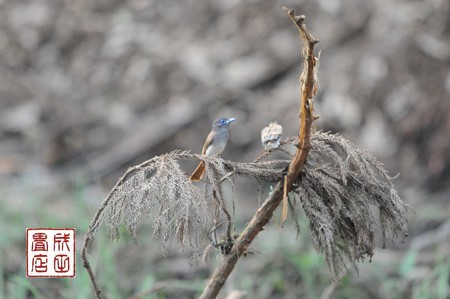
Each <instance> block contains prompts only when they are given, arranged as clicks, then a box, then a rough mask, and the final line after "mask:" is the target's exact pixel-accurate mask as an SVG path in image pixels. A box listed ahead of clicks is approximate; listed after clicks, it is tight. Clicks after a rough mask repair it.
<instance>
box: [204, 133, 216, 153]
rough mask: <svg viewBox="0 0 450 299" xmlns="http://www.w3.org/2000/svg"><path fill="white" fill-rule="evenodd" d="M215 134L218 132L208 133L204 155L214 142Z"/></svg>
mask: <svg viewBox="0 0 450 299" xmlns="http://www.w3.org/2000/svg"><path fill="white" fill-rule="evenodd" d="M215 136H216V134H215V133H214V132H210V133H209V134H208V137H206V140H205V144H204V145H203V149H202V155H204V154H205V153H206V150H207V149H208V147H209V145H210V144H211V143H212V142H213V140H214V137H215Z"/></svg>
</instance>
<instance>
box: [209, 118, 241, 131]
mask: <svg viewBox="0 0 450 299" xmlns="http://www.w3.org/2000/svg"><path fill="white" fill-rule="evenodd" d="M235 120H236V119H235V118H226V117H224V118H219V119H216V120H215V121H214V122H213V128H228V126H229V125H230V124H231V123H232V122H234V121H235Z"/></svg>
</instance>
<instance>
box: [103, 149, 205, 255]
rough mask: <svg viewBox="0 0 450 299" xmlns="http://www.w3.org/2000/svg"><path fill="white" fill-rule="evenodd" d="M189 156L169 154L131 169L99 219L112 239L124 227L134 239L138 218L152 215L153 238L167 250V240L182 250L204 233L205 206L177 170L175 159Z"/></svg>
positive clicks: (185, 153) (185, 154)
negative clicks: (173, 240)
mask: <svg viewBox="0 0 450 299" xmlns="http://www.w3.org/2000/svg"><path fill="white" fill-rule="evenodd" d="M188 156H191V157H192V155H190V154H188V153H187V152H177V151H176V152H172V153H169V154H166V155H162V156H159V157H155V158H153V159H152V160H149V162H146V164H145V165H142V166H140V167H135V168H134V171H133V172H132V174H130V175H129V176H128V178H127V179H126V180H124V181H123V183H122V184H119V185H118V186H117V187H116V188H115V189H114V190H113V191H112V194H111V197H110V201H109V204H108V205H106V206H105V209H104V211H103V213H102V215H101V216H100V223H104V224H105V225H106V227H107V229H108V232H109V234H110V236H111V237H112V238H118V237H119V235H118V229H119V227H120V225H121V224H125V225H126V227H127V228H128V230H129V231H130V233H131V234H132V235H133V236H135V235H136V227H137V223H138V221H139V219H140V217H141V216H142V215H152V216H154V220H153V236H154V237H155V238H156V239H157V240H159V241H161V244H162V248H163V249H164V250H167V247H168V245H169V241H170V239H171V237H174V238H175V239H176V241H177V242H178V244H180V246H181V247H182V248H183V247H184V245H185V244H186V242H187V241H189V242H190V244H191V245H195V243H196V242H194V243H193V242H192V241H193V240H197V239H198V237H199V234H201V233H202V232H204V231H205V230H206V227H207V224H208V216H207V213H205V211H206V208H207V205H206V201H205V198H204V197H203V196H201V194H200V192H199V189H198V188H196V187H195V186H193V185H192V184H191V183H190V182H189V180H188V178H187V176H186V175H185V173H184V172H183V171H182V169H181V168H180V165H179V163H178V159H179V158H181V157H188Z"/></svg>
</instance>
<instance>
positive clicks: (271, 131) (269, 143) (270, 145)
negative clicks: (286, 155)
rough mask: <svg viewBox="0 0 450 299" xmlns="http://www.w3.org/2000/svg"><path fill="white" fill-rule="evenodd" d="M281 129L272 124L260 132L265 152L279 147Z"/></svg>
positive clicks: (274, 123)
mask: <svg viewBox="0 0 450 299" xmlns="http://www.w3.org/2000/svg"><path fill="white" fill-rule="evenodd" d="M282 133H283V127H282V126H280V125H279V124H277V123H276V122H272V123H270V124H269V126H268V127H265V128H264V129H262V130H261V142H262V145H263V147H264V148H265V149H266V150H270V149H275V148H278V147H279V146H280V139H281V134H282Z"/></svg>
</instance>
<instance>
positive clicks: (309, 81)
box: [200, 7, 318, 299]
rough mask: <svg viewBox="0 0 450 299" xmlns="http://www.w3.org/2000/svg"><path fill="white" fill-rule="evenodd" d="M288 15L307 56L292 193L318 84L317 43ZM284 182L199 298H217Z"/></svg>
mask: <svg viewBox="0 0 450 299" xmlns="http://www.w3.org/2000/svg"><path fill="white" fill-rule="evenodd" d="M283 9H284V10H285V11H286V12H287V13H288V15H289V17H290V18H291V20H292V21H293V22H294V23H295V25H296V27H297V29H298V31H299V33H300V36H301V39H302V42H303V52H302V53H303V57H304V69H303V72H302V75H301V76H300V82H301V86H300V94H301V103H300V128H299V140H300V145H299V147H298V149H297V152H296V154H295V156H294V158H293V159H292V161H291V163H290V164H289V168H288V173H287V176H286V180H287V191H290V190H292V184H293V183H294V181H296V180H297V179H298V176H299V175H300V173H301V171H302V169H303V167H304V165H305V162H306V158H307V157H308V153H309V149H310V147H311V143H310V136H311V125H312V123H313V121H314V117H313V115H314V107H313V106H314V105H313V103H312V98H313V90H314V86H315V85H316V82H315V79H314V66H315V57H314V45H315V44H316V43H317V42H318V40H317V39H315V38H314V37H313V36H312V35H311V34H310V33H309V32H308V30H307V29H306V27H305V25H304V24H303V20H304V19H305V17H304V16H296V15H295V13H294V11H293V10H288V9H287V8H285V7H283ZM283 183H284V179H282V180H280V181H279V182H278V183H277V185H276V186H275V188H274V190H273V192H272V193H271V194H270V195H269V197H268V198H267V199H266V201H265V202H264V203H263V205H262V206H261V207H260V208H259V209H258V210H257V211H256V214H255V215H254V217H253V219H252V220H251V221H250V223H249V224H248V225H247V227H246V228H245V230H244V231H243V232H242V234H241V235H240V236H239V238H238V239H237V240H236V242H235V244H234V246H233V248H232V250H231V252H230V254H229V255H227V256H225V257H224V259H223V261H222V263H221V264H220V265H219V266H218V267H217V268H216V270H215V271H214V273H213V275H212V276H211V278H210V280H209V281H208V284H207V285H206V287H205V289H204V291H203V294H202V295H201V297H200V298H202V299H205V298H215V297H216V296H217V294H218V293H219V291H220V290H221V288H222V287H223V285H224V283H225V281H226V280H227V278H228V276H229V275H230V273H231V272H232V271H233V269H234V266H235V265H236V263H237V261H238V260H239V257H240V256H242V255H243V254H244V253H245V252H246V251H247V248H248V246H249V245H250V243H251V242H252V241H253V239H255V237H256V236H257V235H258V233H259V232H261V231H262V230H263V229H264V226H265V225H266V224H267V223H268V222H269V220H270V218H272V215H273V212H274V211H275V209H276V208H277V207H278V205H279V204H280V202H281V201H282V199H283Z"/></svg>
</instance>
